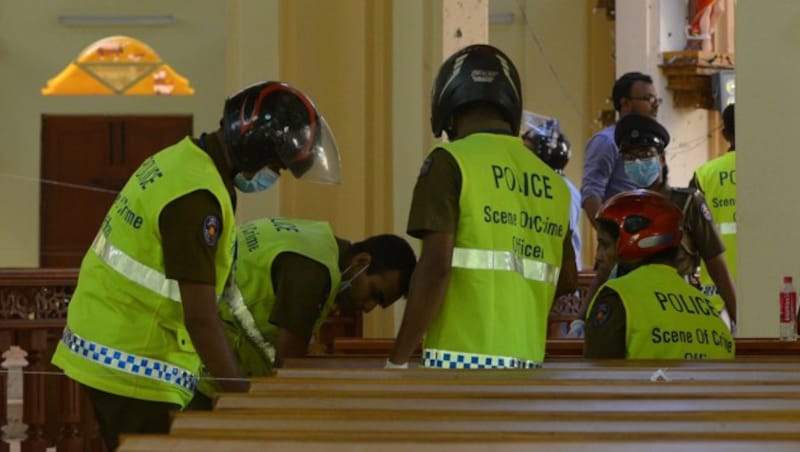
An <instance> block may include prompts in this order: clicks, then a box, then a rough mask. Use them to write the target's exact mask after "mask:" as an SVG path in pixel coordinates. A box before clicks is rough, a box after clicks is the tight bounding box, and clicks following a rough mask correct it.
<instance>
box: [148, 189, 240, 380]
mask: <svg viewBox="0 0 800 452" xmlns="http://www.w3.org/2000/svg"><path fill="white" fill-rule="evenodd" d="M221 212H222V211H221V209H220V206H219V203H218V202H217V200H216V198H215V197H214V196H213V195H212V194H211V193H210V192H208V191H206V190H199V191H196V192H192V193H189V194H187V195H185V196H182V197H180V198H178V199H176V200H174V201H172V202H171V203H169V204H168V205H167V206H165V207H164V209H163V210H162V212H161V216H160V218H159V229H160V232H161V240H162V249H163V252H164V273H165V276H166V277H167V278H169V279H174V280H176V281H178V287H179V290H180V293H181V301H182V306H183V321H184V325H185V326H186V330H187V332H188V333H189V337H190V338H191V340H192V345H193V346H194V348H195V350H196V351H197V354H198V355H199V356H200V359H201V360H202V361H203V364H204V365H205V366H206V368H207V369H208V370H209V372H210V373H211V375H212V376H213V377H214V378H218V379H220V380H219V384H220V386H221V387H222V389H223V390H225V391H231V392H237V391H247V389H248V387H249V383H248V382H247V381H246V380H244V379H241V380H239V379H240V378H242V375H241V373H240V372H239V367H238V365H237V362H236V358H235V357H234V354H233V349H232V347H231V345H230V343H229V341H228V338H227V336H226V334H225V331H224V329H223V327H222V322H221V321H220V319H219V315H218V313H217V303H216V301H217V296H216V290H215V280H216V266H215V258H216V251H217V237H219V234H218V232H219V231H222V228H233V227H235V225H232V224H223V223H222V213H221ZM210 217H216V221H215V223H216V224H218V225H219V229H218V230H217V231H214V230H207V229H206V227H207V225H208V224H210V223H214V222H208V221H207V220H208V219H209V218H210Z"/></svg>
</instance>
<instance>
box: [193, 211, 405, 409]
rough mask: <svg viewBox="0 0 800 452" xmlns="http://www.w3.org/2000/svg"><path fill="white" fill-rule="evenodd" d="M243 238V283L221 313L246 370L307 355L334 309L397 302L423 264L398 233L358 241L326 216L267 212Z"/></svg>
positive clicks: (244, 229) (207, 388)
mask: <svg viewBox="0 0 800 452" xmlns="http://www.w3.org/2000/svg"><path fill="white" fill-rule="evenodd" d="M238 241H239V257H238V259H237V262H236V273H235V278H236V284H235V286H234V287H232V288H231V290H228V291H226V293H225V295H224V296H223V301H224V302H222V303H220V306H219V314H220V317H221V318H222V322H223V325H224V327H225V331H226V333H227V335H228V338H229V339H230V341H231V343H232V344H233V348H234V351H235V354H236V358H237V361H238V363H239V366H240V367H241V369H242V372H243V373H244V374H245V375H246V376H247V377H254V376H264V375H269V374H270V373H271V371H272V369H273V367H274V366H278V367H279V366H280V365H281V363H282V361H283V359H284V358H292V357H302V356H305V354H306V350H307V349H308V343H309V340H310V339H311V336H312V334H314V333H315V332H317V331H318V330H319V328H320V326H321V325H322V323H323V322H324V321H325V318H326V317H327V316H328V313H329V312H330V311H331V309H339V310H340V311H342V312H355V311H363V312H369V311H371V310H372V309H374V308H375V307H376V306H380V307H382V308H386V307H388V306H390V305H391V304H392V303H394V302H395V301H397V299H399V298H400V297H401V296H404V295H405V294H407V293H408V285H409V280H410V279H411V273H412V272H413V271H414V266H415V264H416V256H415V255H414V250H413V249H412V248H411V246H410V245H409V244H408V242H407V241H406V240H404V239H402V238H400V237H398V236H396V235H392V234H382V235H376V236H373V237H369V238H367V239H365V240H363V241H360V242H356V243H351V242H350V241H348V240H344V239H341V238H338V237H336V236H334V234H333V231H332V230H331V227H330V225H329V224H328V223H325V222H320V221H310V220H300V219H292V218H261V219H257V220H253V221H250V222H248V223H246V224H244V225H242V226H240V227H239V228H238ZM208 383H210V382H208ZM200 392H202V393H203V394H205V395H207V396H212V395H213V393H214V392H215V388H214V387H213V385H211V384H207V381H206V380H204V381H202V382H201V384H200ZM196 399H200V400H198V404H195V403H194V402H193V404H192V405H194V407H196V408H201V407H205V408H210V399H209V398H207V397H200V396H199V395H198V396H197V397H196ZM203 399H205V400H203Z"/></svg>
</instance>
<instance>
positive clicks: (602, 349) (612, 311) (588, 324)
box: [583, 287, 627, 359]
mask: <svg viewBox="0 0 800 452" xmlns="http://www.w3.org/2000/svg"><path fill="white" fill-rule="evenodd" d="M625 328H626V320H625V305H624V304H622V300H621V299H620V297H619V294H617V292H615V291H614V290H613V289H611V288H608V287H603V288H601V289H600V293H598V295H597V299H596V300H595V302H594V304H593V305H592V310H591V311H590V312H589V313H588V314H587V315H586V321H585V323H584V342H583V356H584V357H585V358H588V359H601V358H605V359H625V357H626V356H627V350H626V348H627V347H626V341H627V338H626V333H625Z"/></svg>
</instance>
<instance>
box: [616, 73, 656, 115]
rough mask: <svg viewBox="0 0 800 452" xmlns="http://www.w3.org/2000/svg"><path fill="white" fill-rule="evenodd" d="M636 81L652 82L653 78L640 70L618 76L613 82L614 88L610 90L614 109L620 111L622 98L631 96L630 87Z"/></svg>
mask: <svg viewBox="0 0 800 452" xmlns="http://www.w3.org/2000/svg"><path fill="white" fill-rule="evenodd" d="M636 82H644V83H649V84H651V85H652V84H653V79H652V78H651V77H650V76H649V75H647V74H643V73H641V72H628V73H625V74H623V75H622V77H620V78H618V79H617V81H616V82H614V88H613V89H612V90H611V100H612V101H613V102H614V110H617V111H620V109H622V105H621V102H622V98H623V97H628V98H629V97H630V96H631V88H632V87H633V84H634V83H636Z"/></svg>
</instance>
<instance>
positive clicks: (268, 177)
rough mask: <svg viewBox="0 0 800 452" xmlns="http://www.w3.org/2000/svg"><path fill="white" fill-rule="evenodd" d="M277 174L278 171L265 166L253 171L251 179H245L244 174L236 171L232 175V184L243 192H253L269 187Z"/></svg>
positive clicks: (275, 179)
mask: <svg viewBox="0 0 800 452" xmlns="http://www.w3.org/2000/svg"><path fill="white" fill-rule="evenodd" d="M279 176H280V175H279V174H278V173H276V172H275V171H272V170H271V169H269V167H266V166H265V167H264V168H261V170H259V171H258V172H257V173H255V174H254V175H253V177H252V178H251V179H247V178H246V177H244V174H242V173H238V174H237V175H236V176H234V177H233V184H234V185H236V188H238V189H239V190H241V191H243V192H245V193H254V192H257V191H264V190H266V189H268V188H269V187H271V186H272V185H273V184H274V183H275V181H277V180H278V177H279Z"/></svg>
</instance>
